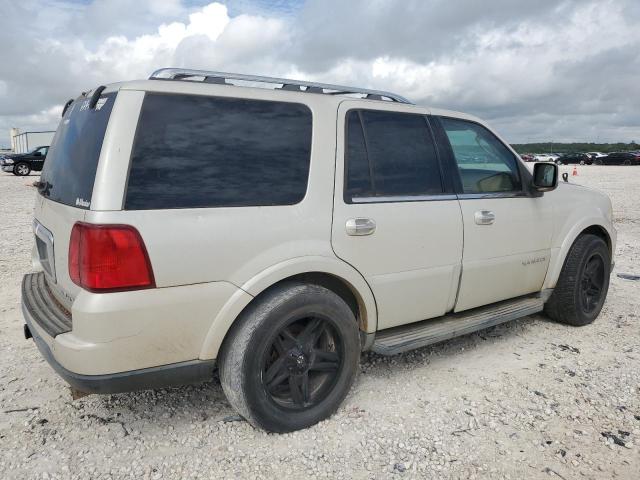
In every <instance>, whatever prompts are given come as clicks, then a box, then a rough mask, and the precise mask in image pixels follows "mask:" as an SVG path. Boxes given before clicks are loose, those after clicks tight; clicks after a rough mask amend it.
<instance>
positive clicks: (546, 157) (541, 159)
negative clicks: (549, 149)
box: [533, 153, 560, 162]
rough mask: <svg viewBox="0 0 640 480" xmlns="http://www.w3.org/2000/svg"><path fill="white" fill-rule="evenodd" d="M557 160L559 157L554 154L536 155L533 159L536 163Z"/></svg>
mask: <svg viewBox="0 0 640 480" xmlns="http://www.w3.org/2000/svg"><path fill="white" fill-rule="evenodd" d="M558 158H560V157H559V155H556V154H555V153H538V154H536V155H534V157H533V159H534V161H536V162H555V161H556V160H557V159H558Z"/></svg>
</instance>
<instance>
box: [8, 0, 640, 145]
mask: <svg viewBox="0 0 640 480" xmlns="http://www.w3.org/2000/svg"><path fill="white" fill-rule="evenodd" d="M0 45H2V48H1V49H0V146H8V145H9V129H10V128H11V127H18V128H20V129H21V131H28V130H47V129H55V128H56V126H57V124H58V121H59V118H60V112H61V110H62V105H63V104H64V103H65V101H66V100H67V99H69V98H75V97H76V96H78V94H79V93H80V92H81V91H84V90H89V89H91V88H94V87H96V86H98V85H104V84H107V83H110V82H116V81H123V80H132V79H138V78H146V77H148V76H149V74H150V73H151V72H152V71H154V70H155V69H157V68H161V67H170V66H173V67H188V68H200V69H209V70H218V71H227V72H238V73H247V74H257V75H267V76H278V77H287V78H295V79H302V80H311V81H319V82H326V83H337V84H346V85H356V86H360V87H369V88H376V89H383V90H390V91H394V92H396V93H399V94H401V95H403V96H405V97H408V98H409V99H411V100H412V101H414V102H415V103H417V104H420V105H425V106H431V107H438V108H446V109H451V110H459V111H463V112H467V113H471V114H474V115H477V116H479V117H481V118H483V119H485V120H487V121H488V122H489V123H490V124H491V125H492V126H493V127H494V128H495V129H496V130H497V131H498V132H499V133H500V134H501V135H502V136H503V137H504V138H506V139H507V140H508V141H509V142H511V143H525V142H537V141H555V142H569V141H578V142H584V141H593V142H617V141H624V142H629V141H632V140H635V141H640V1H638V0H596V1H590V0H564V1H558V0H554V1H551V0H536V1H530V0H483V1H477V0H456V1H452V0H274V1H268V0H229V1H224V0H220V2H214V3H210V2H200V1H195V0H93V1H80V0H66V1H65V0H48V1H45V0H0Z"/></svg>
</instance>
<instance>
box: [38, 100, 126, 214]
mask: <svg viewBox="0 0 640 480" xmlns="http://www.w3.org/2000/svg"><path fill="white" fill-rule="evenodd" d="M115 97H116V92H113V93H107V94H105V95H102V96H101V97H100V99H99V100H98V103H97V104H96V106H95V108H93V109H90V108H89V99H87V98H85V97H79V98H77V99H76V100H75V101H74V102H73V103H72V104H71V106H70V107H69V108H68V109H67V111H66V112H65V114H64V117H63V118H62V121H61V122H60V125H58V130H57V131H56V134H55V136H54V137H53V141H52V142H51V147H50V148H49V154H48V155H47V159H46V161H45V162H44V168H43V170H42V176H41V177H40V187H39V188H38V190H39V191H40V194H41V195H43V196H45V197H47V198H48V199H50V200H53V201H54V202H58V203H63V204H65V205H72V206H74V207H78V208H85V209H88V208H90V206H91V194H92V192H93V183H94V181H95V179H96V170H97V168H98V159H99V157H100V150H101V149H102V140H103V139H104V132H105V130H106V129H107V123H109V116H110V115H111V109H112V108H113V103H114V101H115Z"/></svg>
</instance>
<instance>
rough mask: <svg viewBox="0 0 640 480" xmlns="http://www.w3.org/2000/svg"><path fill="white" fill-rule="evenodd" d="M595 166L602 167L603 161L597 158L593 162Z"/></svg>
mask: <svg viewBox="0 0 640 480" xmlns="http://www.w3.org/2000/svg"><path fill="white" fill-rule="evenodd" d="M593 164H594V165H602V160H600V159H599V158H596V159H595V160H594V161H593Z"/></svg>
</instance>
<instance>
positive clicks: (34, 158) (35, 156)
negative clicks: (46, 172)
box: [0, 146, 49, 177]
mask: <svg viewBox="0 0 640 480" xmlns="http://www.w3.org/2000/svg"><path fill="white" fill-rule="evenodd" d="M48 151H49V147H48V146H44V147H38V148H36V149H35V150H33V151H31V152H28V153H14V154H8V155H3V156H2V157H0V168H1V169H2V171H3V172H9V173H13V174H14V175H18V176H19V177H23V176H25V175H29V174H30V173H31V172H32V171H35V172H39V171H41V170H42V167H43V166H44V161H45V159H46V158H47V152H48Z"/></svg>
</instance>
